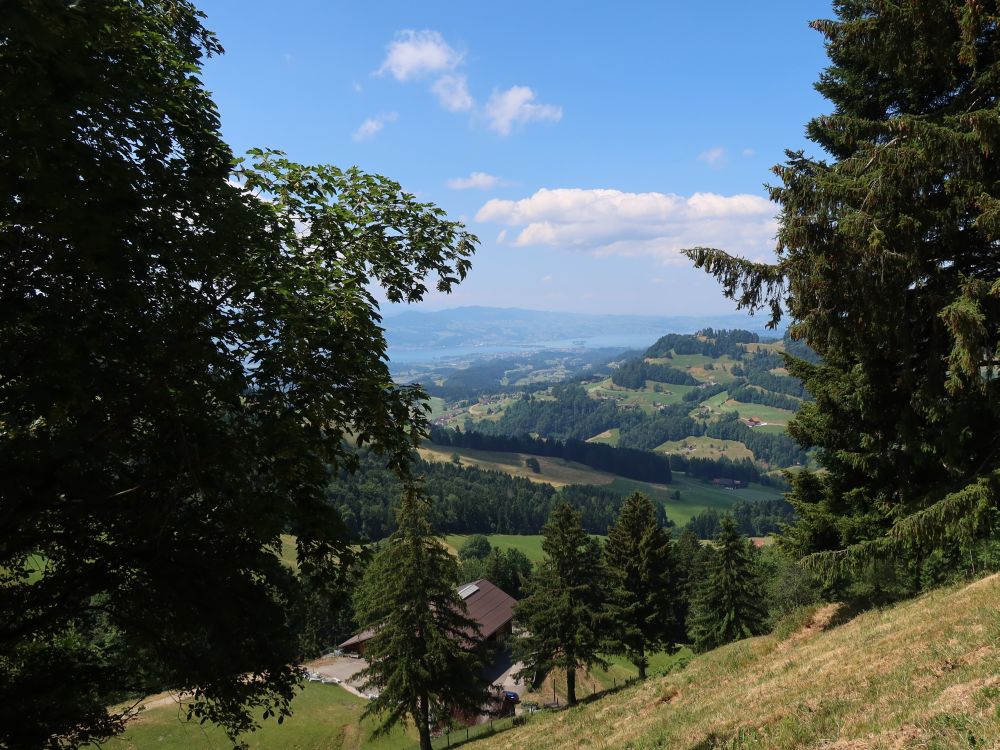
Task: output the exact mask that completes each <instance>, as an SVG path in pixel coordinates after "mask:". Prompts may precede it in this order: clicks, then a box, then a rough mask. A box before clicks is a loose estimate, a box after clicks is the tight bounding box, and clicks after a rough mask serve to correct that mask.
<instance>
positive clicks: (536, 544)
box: [444, 534, 545, 562]
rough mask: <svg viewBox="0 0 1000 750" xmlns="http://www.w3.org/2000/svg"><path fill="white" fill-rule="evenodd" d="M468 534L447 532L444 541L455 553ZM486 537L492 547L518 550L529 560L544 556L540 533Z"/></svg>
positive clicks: (490, 535) (532, 560)
mask: <svg viewBox="0 0 1000 750" xmlns="http://www.w3.org/2000/svg"><path fill="white" fill-rule="evenodd" d="M469 536H470V534H449V535H448V536H446V537H445V538H444V542H445V544H447V545H448V546H449V547H450V548H451V549H453V550H455V552H456V554H457V553H458V550H459V549H460V548H461V546H462V545H463V544H464V543H465V540H466V539H468V538H469ZM486 538H487V539H489V540H490V545H491V546H493V547H497V548H499V549H517V550H520V551H521V552H523V553H524V554H525V556H527V558H528V559H529V560H531V562H540V561H541V559H542V558H543V557H544V556H545V555H544V553H543V552H542V535H541V534H487V535H486Z"/></svg>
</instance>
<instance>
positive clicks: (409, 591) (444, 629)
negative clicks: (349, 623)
mask: <svg viewBox="0 0 1000 750" xmlns="http://www.w3.org/2000/svg"><path fill="white" fill-rule="evenodd" d="M398 515H399V527H398V528H397V530H396V531H395V532H394V533H393V534H392V535H391V536H390V537H389V538H388V539H387V540H386V541H385V543H384V544H383V545H382V547H381V549H380V551H379V553H378V554H377V555H376V557H375V559H374V560H373V561H372V563H371V565H370V566H369V567H368V570H367V571H366V572H365V576H364V578H363V580H362V582H361V585H360V586H359V587H358V588H357V589H356V591H355V595H354V611H355V618H356V619H357V621H358V625H360V626H361V627H362V628H371V629H372V630H373V631H374V635H373V636H372V638H371V640H369V641H368V642H367V645H366V648H365V658H366V660H367V661H368V666H367V667H365V669H364V670H362V672H361V674H360V677H361V679H362V680H363V681H364V686H365V688H366V689H372V688H374V689H375V690H376V691H377V694H378V695H377V697H376V698H374V699H373V700H372V701H371V702H370V703H369V704H368V706H367V707H366V708H365V715H366V716H368V715H374V716H376V717H378V718H379V719H380V723H379V725H378V727H377V728H376V731H375V734H384V733H387V732H388V731H389V730H390V729H391V728H392V727H393V726H395V725H396V724H398V723H400V722H404V721H412V722H413V723H414V724H415V725H416V727H417V730H418V732H419V734H420V747H421V749H422V750H430V748H431V738H430V725H431V724H432V723H441V722H444V723H447V722H448V721H450V720H451V718H452V715H453V712H455V711H460V712H464V713H465V714H469V715H473V716H475V715H477V714H479V713H480V712H481V711H482V709H483V706H484V705H485V704H486V699H487V693H486V686H487V685H486V680H485V679H484V678H483V677H482V674H481V672H482V667H483V664H482V656H483V654H482V653H481V651H480V650H479V649H478V647H479V645H480V640H481V635H480V633H479V626H478V625H477V624H476V622H475V621H474V620H471V619H470V618H469V616H468V614H467V612H466V609H465V604H464V602H463V601H462V600H461V599H460V598H459V596H458V593H457V590H456V586H457V585H458V582H459V580H458V562H457V561H456V560H455V558H454V557H452V555H451V553H450V552H448V550H447V549H446V548H445V546H444V545H443V544H442V543H441V542H440V541H439V540H438V539H437V538H436V537H435V536H434V531H433V530H432V529H431V524H430V516H429V509H428V507H427V503H426V501H425V500H423V499H422V498H420V497H419V496H418V495H417V494H416V493H413V492H411V493H409V494H408V495H407V496H406V497H405V498H404V499H403V502H402V503H401V504H400V506H399V514H398Z"/></svg>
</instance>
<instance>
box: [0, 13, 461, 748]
mask: <svg viewBox="0 0 1000 750" xmlns="http://www.w3.org/2000/svg"><path fill="white" fill-rule="evenodd" d="M0 39H2V40H3V41H2V44H0V228H2V231H0V258H2V260H3V265H4V273H3V282H2V284H0V350H2V351H3V359H2V364H0V472H2V473H3V476H4V482H3V486H2V489H0V519H2V520H0V611H2V612H4V613H5V616H4V617H3V619H2V620H0V706H2V708H0V744H3V745H10V746H17V747H38V746H42V745H46V744H56V745H67V746H72V745H76V744H79V743H83V742H87V741H90V740H100V739H102V738H105V737H107V736H109V735H110V734H113V733H115V732H117V731H119V730H121V728H122V726H123V722H124V721H125V720H126V719H127V718H128V717H129V715H130V714H131V713H132V712H131V710H130V709H109V708H108V706H113V705H118V704H119V702H120V701H122V700H125V699H131V698H138V697H140V696H142V695H146V694H148V693H150V692H157V691H159V690H162V689H165V688H173V689H181V690H185V691H188V692H190V693H191V694H192V695H193V696H194V698H195V700H194V702H193V704H192V705H191V715H193V716H195V717H201V718H208V719H210V720H212V721H216V722H218V723H220V724H221V725H222V726H223V727H225V729H226V730H227V731H228V732H229V733H230V735H231V736H234V737H235V736H236V735H237V734H238V733H239V732H241V731H245V730H248V729H251V728H252V727H253V726H254V725H255V723H256V721H257V720H258V719H259V718H260V717H261V716H264V717H265V718H266V717H267V716H270V715H274V714H278V715H279V716H282V715H284V714H286V713H287V712H288V705H289V700H290V699H291V697H292V695H293V691H294V688H295V685H296V684H297V683H298V682H299V680H300V676H299V673H298V671H297V670H296V669H295V668H294V667H293V666H292V665H293V664H294V663H295V662H296V660H297V659H299V658H300V657H301V656H302V654H301V649H300V645H299V639H298V629H299V625H300V621H301V618H300V617H299V612H300V609H301V607H302V606H303V602H304V600H305V599H309V600H310V601H313V600H314V599H315V597H316V596H317V595H322V596H325V597H326V598H327V599H330V598H331V597H333V596H335V595H336V594H337V592H338V591H339V589H340V586H341V583H342V578H343V574H344V571H345V570H346V568H347V567H348V563H349V562H350V560H351V558H352V556H353V552H352V548H351V547H350V546H349V544H348V542H349V539H348V537H347V534H346V533H345V529H344V526H343V524H342V523H341V520H340V518H339V516H338V514H337V512H336V511H335V510H334V509H333V508H332V506H331V505H329V504H328V503H327V502H326V497H325V492H326V487H327V484H328V482H329V479H330V477H331V471H336V470H338V469H350V468H352V467H353V466H354V465H355V463H356V461H357V459H356V458H355V454H354V453H353V452H351V451H348V450H347V448H346V446H345V444H344V443H343V441H342V438H343V437H344V436H345V434H346V433H347V432H348V431H349V432H351V433H352V434H353V435H354V436H355V437H356V438H357V441H358V442H359V443H361V444H369V445H370V446H371V447H372V448H373V449H375V450H377V451H378V452H381V453H383V454H384V455H385V456H386V457H387V460H388V461H389V463H390V465H391V466H392V467H393V468H394V469H395V470H396V471H397V472H399V473H400V474H401V475H403V476H404V478H405V477H406V474H407V471H408V468H407V467H408V465H409V463H408V462H409V456H410V451H411V449H412V447H413V446H414V445H415V443H416V442H417V441H418V440H419V436H420V435H421V433H422V432H423V430H424V426H425V420H424V407H423V403H422V394H421V392H420V391H419V389H417V388H401V387H397V386H396V385H394V384H393V381H392V379H391V378H390V376H389V372H388V369H387V363H386V345H385V340H384V337H383V332H382V329H381V328H380V326H379V323H380V318H379V314H378V305H377V303H376V300H375V297H374V291H373V290H375V289H378V288H381V290H382V293H384V295H385V296H386V297H387V298H388V299H390V300H393V301H400V300H406V301H415V300H419V299H420V298H421V297H422V296H423V294H424V293H425V292H426V291H427V284H428V283H435V284H436V287H437V288H438V289H439V290H443V291H447V290H449V289H450V288H451V286H452V285H453V284H455V283H456V282H458V281H459V280H460V279H461V278H462V277H463V276H464V275H465V273H466V271H467V269H468V267H469V260H468V258H469V256H470V254H471V253H472V252H473V249H474V246H475V242H476V239H475V238H474V237H473V236H471V235H469V234H468V233H466V232H465V230H464V228H463V227H462V226H461V225H460V224H456V223H453V222H450V221H447V220H446V219H445V217H444V216H443V215H442V213H441V212H440V211H439V210H438V209H436V208H434V207H432V206H430V205H427V204H422V203H419V202H417V201H416V200H415V199H414V198H413V196H411V195H409V194H407V193H405V192H404V191H402V190H401V188H400V187H399V185H397V184H396V183H394V182H392V181H391V180H388V179H385V178H382V177H378V176H374V175H368V174H364V173H362V172H360V171H358V170H356V169H351V170H347V171H342V170H339V169H337V168H334V167H327V166H323V167H305V166H301V165H298V164H295V163H293V162H291V161H289V160H287V159H286V158H285V157H284V156H283V155H282V154H280V153H279V152H273V151H262V150H258V151H254V152H252V153H251V154H250V155H249V158H248V159H247V160H245V161H242V162H235V161H234V158H233V155H232V153H231V152H230V149H229V147H228V146H227V145H226V143H225V142H224V141H223V140H222V138H221V136H220V133H219V116H218V112H217V110H216V108H215V105H214V104H213V102H212V100H211V98H210V97H209V94H208V93H207V92H206V91H205V89H204V87H203V86H202V84H201V81H200V80H199V77H198V76H199V71H200V65H201V63H202V61H203V59H204V58H205V57H206V56H209V55H214V54H219V53H221V52H222V48H221V46H220V44H219V42H218V40H217V39H216V38H215V37H214V36H213V35H212V34H211V33H210V32H209V31H207V30H206V29H205V28H204V27H203V25H202V16H201V14H200V13H199V12H198V11H197V10H196V9H195V8H194V7H193V6H192V5H191V4H190V3H189V2H187V1H186V0H176V1H175V2H170V3H159V2H140V1H139V0H131V1H123V2H115V3H96V2H81V3H69V4H68V3H65V2H61V1H58V0H30V1H29V0H18V1H17V2H13V3H6V4H5V5H4V12H3V13H2V14H0ZM234 165H235V166H234ZM435 278H436V280H434V281H430V282H429V281H428V279H435ZM284 532H291V533H293V534H295V535H296V539H297V542H296V546H297V555H298V566H297V569H296V570H291V569H289V568H288V567H287V566H285V565H283V564H282V563H281V561H280V559H279V552H280V539H279V535H280V534H282V533H284ZM53 674H58V679H53Z"/></svg>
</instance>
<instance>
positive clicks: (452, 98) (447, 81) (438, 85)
mask: <svg viewBox="0 0 1000 750" xmlns="http://www.w3.org/2000/svg"><path fill="white" fill-rule="evenodd" d="M431 92H432V93H433V94H434V96H436V97H437V100H438V102H440V104H441V106H442V107H444V108H445V109H446V110H448V111H449V112H468V111H469V110H471V109H472V108H473V107H475V106H476V102H475V100H474V99H473V98H472V94H470V93H469V82H468V80H467V79H466V77H465V76H460V75H445V76H441V77H440V78H438V79H437V80H436V81H435V82H434V85H433V86H431Z"/></svg>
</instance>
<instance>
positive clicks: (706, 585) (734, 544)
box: [688, 516, 767, 651]
mask: <svg viewBox="0 0 1000 750" xmlns="http://www.w3.org/2000/svg"><path fill="white" fill-rule="evenodd" d="M715 545H716V548H715V549H714V550H712V552H711V553H710V554H709V557H708V564H707V566H706V572H705V573H706V574H705V576H704V577H703V578H702V579H701V580H700V581H699V582H698V583H697V585H696V588H695V592H694V599H693V600H692V602H691V613H690V617H689V622H688V630H689V633H690V636H691V641H692V643H693V644H694V648H695V650H696V651H708V650H710V649H713V648H717V647H718V646H721V645H723V644H726V643H730V642H732V641H737V640H739V639H741V638H747V637H749V636H751V635H757V634H758V633H759V632H760V631H761V628H762V627H763V625H764V621H765V620H766V618H767V610H766V608H765V606H764V601H763V595H762V594H763V591H762V587H761V582H760V576H759V573H758V571H757V566H756V561H755V560H754V552H753V550H752V549H751V547H750V541H749V540H748V539H747V538H746V537H744V536H743V535H741V534H740V532H739V531H738V530H737V529H736V522H735V521H733V519H732V517H731V516H726V517H725V518H724V519H723V521H722V528H721V529H720V530H719V534H718V535H717V536H716V537H715Z"/></svg>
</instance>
